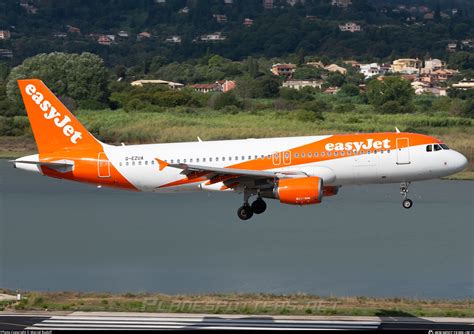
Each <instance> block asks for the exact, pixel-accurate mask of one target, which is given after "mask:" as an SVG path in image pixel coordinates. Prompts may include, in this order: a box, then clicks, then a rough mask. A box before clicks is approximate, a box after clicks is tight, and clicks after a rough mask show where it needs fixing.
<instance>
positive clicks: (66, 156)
mask: <svg viewBox="0 0 474 334" xmlns="http://www.w3.org/2000/svg"><path fill="white" fill-rule="evenodd" d="M99 153H100V152H97V151H96V150H74V151H62V152H56V153H50V154H40V156H39V160H40V161H45V162H47V161H51V162H54V161H58V160H72V161H74V169H73V171H71V172H66V173H61V172H58V171H56V170H54V169H51V168H48V167H45V166H42V167H41V170H42V172H43V174H45V175H47V176H51V177H54V178H58V179H66V180H71V181H78V182H85V183H92V184H95V185H103V186H107V187H113V188H121V189H129V190H135V191H138V189H137V188H136V187H135V186H134V185H133V184H131V183H130V182H129V181H128V180H127V179H126V178H125V177H124V176H123V175H122V174H121V173H120V172H119V171H118V170H117V169H116V168H115V167H114V165H113V164H112V162H110V161H109V163H110V177H99V172H98V156H99ZM103 156H106V155H105V154H104V155H103ZM101 160H104V158H102V159H101ZM107 160H108V158H107Z"/></svg>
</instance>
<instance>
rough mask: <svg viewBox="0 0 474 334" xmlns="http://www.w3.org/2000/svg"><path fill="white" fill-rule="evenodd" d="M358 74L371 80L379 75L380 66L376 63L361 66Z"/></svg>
mask: <svg viewBox="0 0 474 334" xmlns="http://www.w3.org/2000/svg"><path fill="white" fill-rule="evenodd" d="M360 73H362V74H363V75H364V77H365V78H366V79H368V78H372V77H373V76H376V75H379V74H380V65H379V64H377V63H371V64H361V65H360Z"/></svg>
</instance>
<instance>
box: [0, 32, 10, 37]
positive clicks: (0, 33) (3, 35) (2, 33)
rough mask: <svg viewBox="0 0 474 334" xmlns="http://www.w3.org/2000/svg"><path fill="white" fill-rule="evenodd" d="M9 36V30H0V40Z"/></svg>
mask: <svg viewBox="0 0 474 334" xmlns="http://www.w3.org/2000/svg"><path fill="white" fill-rule="evenodd" d="M10 36H11V35H10V31H9V30H0V39H9V38H10Z"/></svg>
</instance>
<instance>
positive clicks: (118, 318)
mask: <svg viewBox="0 0 474 334" xmlns="http://www.w3.org/2000/svg"><path fill="white" fill-rule="evenodd" d="M73 329H94V330H97V329H110V330H113V329H128V330H145V329H249V330H268V329H273V330H318V329H320V330H330V329H339V330H341V329H342V330H344V329H345V330H402V329H405V330H408V329H411V330H470V331H472V330H474V319H472V318H469V319H463V318H408V317H390V318H379V317H337V316H327V317H326V316H308V317H306V316H250V315H211V314H209V315H202V314H201V315H195V314H158V313H156V314H153V313H113V312H73V313H69V314H65V313H63V314H48V313H46V312H43V313H40V314H30V313H22V314H19V313H14V314H12V313H10V314H7V313H2V312H0V330H73Z"/></svg>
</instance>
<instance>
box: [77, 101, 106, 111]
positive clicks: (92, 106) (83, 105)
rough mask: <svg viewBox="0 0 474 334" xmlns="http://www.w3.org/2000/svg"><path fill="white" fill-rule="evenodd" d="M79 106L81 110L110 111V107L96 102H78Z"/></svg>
mask: <svg viewBox="0 0 474 334" xmlns="http://www.w3.org/2000/svg"><path fill="white" fill-rule="evenodd" d="M77 104H78V106H79V108H80V109H88V110H103V109H108V106H107V105H106V104H105V103H102V102H99V101H95V100H80V101H77Z"/></svg>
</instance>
